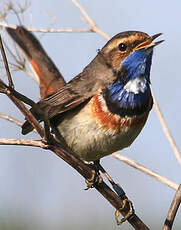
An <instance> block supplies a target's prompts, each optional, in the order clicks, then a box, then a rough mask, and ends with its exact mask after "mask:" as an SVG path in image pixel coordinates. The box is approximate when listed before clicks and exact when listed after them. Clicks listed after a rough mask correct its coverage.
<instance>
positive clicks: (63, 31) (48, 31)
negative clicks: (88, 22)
mask: <svg viewBox="0 0 181 230" xmlns="http://www.w3.org/2000/svg"><path fill="white" fill-rule="evenodd" d="M0 26H3V27H9V28H12V29H16V28H17V26H16V25H11V24H7V23H4V22H0ZM26 29H27V30H28V31H30V32H41V33H89V32H94V31H92V29H91V28H87V29H72V28H62V29H61V28H59V29H53V28H32V27H31V28H30V27H26Z"/></svg>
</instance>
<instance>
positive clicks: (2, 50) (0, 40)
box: [0, 35, 14, 88]
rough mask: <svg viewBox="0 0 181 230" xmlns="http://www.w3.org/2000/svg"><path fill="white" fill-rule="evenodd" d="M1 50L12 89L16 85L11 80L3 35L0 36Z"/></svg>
mask: <svg viewBox="0 0 181 230" xmlns="http://www.w3.org/2000/svg"><path fill="white" fill-rule="evenodd" d="M0 49H1V54H2V57H3V61H4V66H5V69H6V73H7V76H8V81H9V86H10V87H11V88H14V84H13V81H12V78H11V74H10V71H9V66H8V61H7V57H6V54H5V50H4V47H3V43H2V39H1V35H0Z"/></svg>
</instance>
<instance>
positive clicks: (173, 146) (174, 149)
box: [152, 90, 181, 165]
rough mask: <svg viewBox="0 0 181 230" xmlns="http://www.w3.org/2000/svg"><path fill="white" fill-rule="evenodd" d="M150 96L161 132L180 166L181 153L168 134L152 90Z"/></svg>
mask: <svg viewBox="0 0 181 230" xmlns="http://www.w3.org/2000/svg"><path fill="white" fill-rule="evenodd" d="M152 96H153V100H154V108H155V110H156V112H157V115H158V118H159V121H160V123H161V126H162V129H163V132H164V133H165V136H166V138H167V140H168V142H169V143H170V145H171V147H172V149H173V152H174V154H175V157H176V159H177V161H178V163H179V164H180V165H181V153H180V151H179V149H178V147H177V145H176V143H175V141H174V138H173V137H172V135H171V133H170V131H169V129H168V126H167V123H166V121H165V119H164V116H163V113H162V111H161V110H160V106H159V105H158V103H157V100H156V98H155V95H154V93H153V90H152Z"/></svg>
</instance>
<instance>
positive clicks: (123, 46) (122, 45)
mask: <svg viewBox="0 0 181 230" xmlns="http://www.w3.org/2000/svg"><path fill="white" fill-rule="evenodd" d="M126 49H127V45H126V44H124V43H120V44H119V50H120V51H126Z"/></svg>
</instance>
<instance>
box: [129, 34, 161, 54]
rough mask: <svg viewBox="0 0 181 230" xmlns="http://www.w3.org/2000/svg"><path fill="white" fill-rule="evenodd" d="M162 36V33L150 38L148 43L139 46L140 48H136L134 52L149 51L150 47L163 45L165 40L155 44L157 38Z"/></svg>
mask: <svg viewBox="0 0 181 230" xmlns="http://www.w3.org/2000/svg"><path fill="white" fill-rule="evenodd" d="M160 35H162V33H159V34H155V35H153V36H151V37H150V38H148V39H147V40H146V41H144V42H142V43H141V44H139V45H138V46H136V47H135V48H134V50H140V49H148V48H150V47H154V46H157V45H159V44H160V43H162V42H163V41H164V40H160V41H158V42H153V41H154V40H155V39H156V38H157V37H159V36H160Z"/></svg>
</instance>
